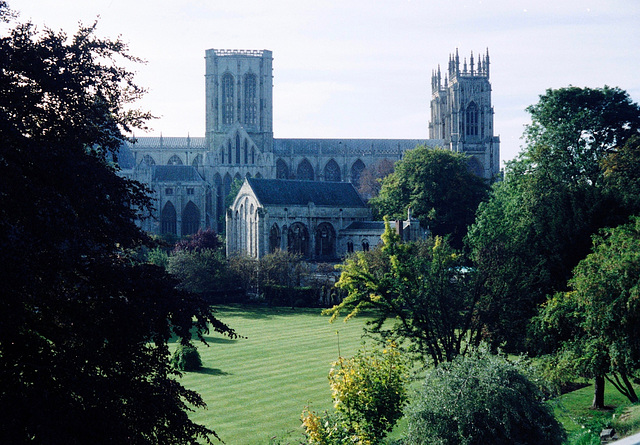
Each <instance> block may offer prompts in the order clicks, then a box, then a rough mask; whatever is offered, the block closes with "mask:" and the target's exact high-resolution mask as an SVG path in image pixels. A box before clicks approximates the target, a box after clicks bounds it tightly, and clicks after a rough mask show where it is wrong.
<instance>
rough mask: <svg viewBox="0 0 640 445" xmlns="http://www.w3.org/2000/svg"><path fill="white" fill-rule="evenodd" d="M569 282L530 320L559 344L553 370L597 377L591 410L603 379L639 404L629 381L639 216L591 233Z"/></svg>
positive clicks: (639, 311)
mask: <svg viewBox="0 0 640 445" xmlns="http://www.w3.org/2000/svg"><path fill="white" fill-rule="evenodd" d="M569 284H570V287H571V291H570V292H564V293H558V294H556V295H555V296H554V298H552V299H551V300H550V301H549V302H547V303H546V304H545V306H544V307H543V309H542V310H541V313H540V315H539V317H538V318H536V320H535V322H536V325H537V328H538V330H539V331H540V332H541V333H542V334H544V335H547V336H548V337H550V338H551V340H554V341H557V342H558V343H560V347H559V348H558V352H557V354H556V355H555V357H554V358H553V360H552V361H551V364H552V366H553V372H554V373H555V374H557V375H558V376H559V378H564V379H567V378H572V377H574V376H576V375H580V376H584V377H589V378H594V379H596V383H597V384H596V388H595V390H596V392H595V394H594V402H593V406H594V407H595V408H603V407H604V382H605V379H606V380H607V381H609V382H610V383H611V384H612V385H613V386H614V387H615V388H616V389H617V390H618V391H620V393H622V394H623V395H624V396H626V397H627V398H628V399H629V401H631V402H632V403H636V402H638V396H637V395H636V392H635V390H634V388H633V385H632V384H631V380H632V377H633V376H634V375H636V374H637V372H638V371H639V370H640V303H639V297H640V218H638V217H635V218H633V220H632V222H631V223H629V224H625V225H622V226H619V227H616V228H614V229H606V230H604V231H603V232H602V234H601V235H599V236H596V237H594V242H593V251H592V253H590V254H589V255H588V256H587V257H586V258H585V259H584V260H582V261H581V262H580V263H579V264H578V266H577V267H576V268H575V270H574V272H573V277H572V279H571V281H570V283H569ZM547 340H548V339H547Z"/></svg>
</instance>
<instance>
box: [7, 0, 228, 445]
mask: <svg viewBox="0 0 640 445" xmlns="http://www.w3.org/2000/svg"><path fill="white" fill-rule="evenodd" d="M6 11H7V10H6V4H5V3H4V2H2V3H0V16H1V17H2V18H3V19H6V18H7V17H9V16H10V15H7V14H6ZM95 31H96V25H95V24H94V25H92V26H88V27H86V26H80V29H79V30H78V31H77V32H76V34H74V35H73V36H68V35H66V34H65V33H63V32H54V31H52V30H50V29H44V30H43V31H41V32H39V31H37V29H36V28H35V26H34V25H32V24H31V23H17V24H15V25H14V26H13V28H12V29H10V30H8V31H6V32H5V33H3V35H2V36H0V139H1V140H2V147H1V149H0V264H2V265H3V267H2V270H1V271H0V278H1V281H2V284H3V291H2V293H3V295H2V299H0V313H1V314H2V317H0V357H1V358H2V359H1V360H0V381H2V383H3V390H2V391H1V392H0V413H1V417H2V419H3V421H2V426H1V427H0V441H2V442H3V443H25V442H34V443H65V444H74V443H195V441H196V440H197V439H200V440H209V437H210V436H211V434H213V432H212V431H210V430H209V429H208V428H205V427H203V426H200V425H198V424H196V423H194V422H192V421H191V420H190V419H189V418H188V416H187V413H186V411H187V410H188V409H190V408H189V407H190V406H204V403H203V401H202V399H201V398H200V397H199V395H198V394H196V393H195V392H193V391H189V390H187V389H185V388H184V387H182V386H181V385H180V384H179V382H178V381H177V380H176V379H175V373H176V371H175V370H174V368H173V367H172V366H171V365H170V364H169V349H168V341H169V339H170V338H171V336H172V335H174V334H175V335H178V336H179V337H181V338H182V340H183V341H184V342H185V343H189V342H190V339H191V330H192V329H194V330H195V332H197V334H198V335H200V336H202V334H203V333H204V332H206V330H207V325H208V324H209V323H211V324H212V326H213V328H214V329H215V330H218V331H220V332H224V333H227V334H230V335H235V334H234V332H233V331H232V330H230V329H229V328H228V327H227V326H225V325H224V324H222V323H221V322H220V321H219V320H217V319H215V318H214V317H213V315H212V314H211V312H210V309H209V308H208V306H207V305H206V304H205V303H204V302H203V301H202V300H199V299H197V298H195V297H193V296H191V295H189V294H186V293H183V292H181V291H179V290H177V289H176V284H177V283H176V282H175V281H174V280H173V279H172V278H171V277H170V276H168V275H167V274H165V273H164V271H163V270H162V269H161V268H159V267H156V266H153V265H151V264H144V263H140V262H138V261H137V260H136V257H135V256H133V255H131V254H130V252H132V249H137V248H139V247H140V246H142V245H144V244H146V243H148V241H149V240H148V238H147V237H146V236H145V235H144V234H143V233H142V232H141V231H140V230H139V229H138V228H137V227H136V225H135V224H134V222H133V221H134V219H135V218H136V217H137V216H144V214H147V213H148V210H149V205H150V200H149V197H148V196H147V194H146V193H145V192H146V190H145V189H144V187H143V186H142V185H140V184H139V183H136V182H134V181H131V180H128V179H126V178H124V177H122V176H119V175H118V174H117V163H116V162H117V154H118V148H119V147H120V146H121V144H122V142H123V141H124V139H125V138H124V135H123V132H126V131H129V130H131V129H133V128H144V126H145V121H146V120H147V118H149V114H148V113H144V112H141V111H138V110H136V109H134V108H132V104H133V102H134V101H135V100H136V99H138V98H139V97H140V95H141V94H142V93H143V90H142V89H141V88H140V87H138V86H137V85H136V84H135V83H134V81H133V73H132V72H131V71H130V70H128V69H127V68H125V67H123V66H124V65H130V64H131V63H132V62H137V61H138V59H137V58H135V57H133V56H131V55H130V54H129V53H128V51H127V48H126V45H124V44H123V43H122V41H120V40H107V39H102V38H99V37H97V36H96V32H95Z"/></svg>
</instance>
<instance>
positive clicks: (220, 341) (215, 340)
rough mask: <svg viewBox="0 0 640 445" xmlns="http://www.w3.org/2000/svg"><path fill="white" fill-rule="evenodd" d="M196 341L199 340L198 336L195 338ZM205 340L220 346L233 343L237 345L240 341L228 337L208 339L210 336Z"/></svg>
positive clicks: (205, 337)
mask: <svg viewBox="0 0 640 445" xmlns="http://www.w3.org/2000/svg"><path fill="white" fill-rule="evenodd" d="M193 339H194V340H197V339H198V336H197V335H194V336H193ZM204 340H205V341H206V342H207V343H218V344H231V343H236V342H237V341H238V340H237V339H235V338H228V337H208V336H206V335H205V336H204Z"/></svg>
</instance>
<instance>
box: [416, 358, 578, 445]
mask: <svg viewBox="0 0 640 445" xmlns="http://www.w3.org/2000/svg"><path fill="white" fill-rule="evenodd" d="M407 417H408V431H407V435H408V443H411V444H416V445H419V444H427V443H428V444H441V445H449V444H451V445H453V444H456V445H457V444H461V445H476V444H477V445H481V444H488V443H490V444H494V445H500V444H504V445H507V444H509V445H511V444H518V443H519V444H538V443H544V444H549V445H552V444H561V443H562V442H563V440H564V439H565V437H566V433H565V431H564V429H563V428H562V426H561V425H560V423H559V422H558V421H557V420H556V419H555V417H554V415H553V411H552V409H551V407H550V406H549V405H548V404H546V403H545V402H544V400H543V393H542V391H541V390H540V388H538V387H537V386H536V385H535V384H534V382H533V381H532V380H531V379H529V378H528V377H527V376H526V375H525V374H524V373H523V370H522V368H521V364H520V363H519V361H518V362H510V361H508V360H506V359H505V358H504V357H501V356H496V355H492V354H490V353H489V352H488V351H487V350H486V348H483V349H482V350H481V351H479V352H478V353H477V354H476V355H474V356H471V357H463V356H459V357H457V358H456V359H455V360H454V361H453V362H449V363H443V364H441V365H440V366H438V367H437V368H435V369H434V370H432V371H430V372H429V373H428V374H427V378H426V380H425V383H424V386H423V388H422V390H421V391H420V392H419V393H418V394H417V398H416V399H415V400H414V401H413V402H412V404H411V405H410V407H409V409H408V416H407Z"/></svg>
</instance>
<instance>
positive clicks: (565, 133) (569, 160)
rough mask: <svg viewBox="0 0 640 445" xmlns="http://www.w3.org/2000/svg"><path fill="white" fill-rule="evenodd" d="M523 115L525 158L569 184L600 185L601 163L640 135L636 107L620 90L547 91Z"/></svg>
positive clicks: (639, 111)
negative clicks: (526, 121) (527, 122)
mask: <svg viewBox="0 0 640 445" xmlns="http://www.w3.org/2000/svg"><path fill="white" fill-rule="evenodd" d="M527 111H528V112H529V114H531V120H532V122H531V124H530V125H528V126H527V128H526V131H525V138H526V141H527V150H526V151H525V153H524V156H525V157H526V158H528V159H529V160H530V162H531V164H532V165H535V166H536V168H543V169H545V170H547V171H548V172H549V173H550V174H553V175H555V176H556V177H557V178H562V179H563V180H565V181H568V182H574V183H577V182H581V181H585V182H588V183H589V184H592V185H595V184H598V183H600V182H601V180H602V169H601V168H600V162H601V161H602V160H603V159H604V158H605V157H606V155H607V154H608V153H610V152H611V151H613V150H614V149H615V148H616V147H622V146H623V145H624V144H625V143H626V142H627V140H628V139H629V138H631V137H633V136H637V135H638V132H639V131H640V106H638V104H636V103H634V102H633V101H632V100H631V98H630V97H629V94H628V93H627V92H626V91H624V90H622V89H620V88H611V87H608V86H605V87H604V88H578V87H573V86H570V87H567V88H559V89H557V90H552V89H548V90H547V91H546V93H545V94H544V95H541V96H540V101H539V102H538V103H537V104H535V105H531V106H529V107H528V108H527Z"/></svg>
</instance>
